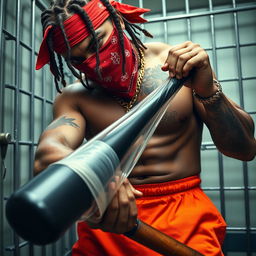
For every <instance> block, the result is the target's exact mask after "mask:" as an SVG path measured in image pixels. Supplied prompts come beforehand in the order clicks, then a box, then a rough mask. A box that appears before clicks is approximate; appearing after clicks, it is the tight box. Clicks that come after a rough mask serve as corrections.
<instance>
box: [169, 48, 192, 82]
mask: <svg viewBox="0 0 256 256" xmlns="http://www.w3.org/2000/svg"><path fill="white" fill-rule="evenodd" d="M182 46H184V47H183V48H182V47H181V46H178V47H172V48H171V49H170V50H169V53H168V57H167V59H166V63H168V68H169V75H170V77H174V76H176V74H177V71H178V70H177V62H178V59H179V57H180V56H181V55H183V54H185V53H187V52H189V51H191V50H192V49H193V46H194V44H192V43H191V44H188V45H187V44H182Z"/></svg>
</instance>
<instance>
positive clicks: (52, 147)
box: [34, 141, 73, 175]
mask: <svg viewBox="0 0 256 256" xmlns="http://www.w3.org/2000/svg"><path fill="white" fill-rule="evenodd" d="M72 152H73V149H71V148H70V147H68V146H66V145H64V144H61V143H59V142H56V141H51V142H50V143H48V144H46V143H42V144H39V146H38V148H37V150H36V154H35V161H34V174H35V175H37V174H38V173H39V172H41V171H43V170H44V169H45V168H47V166H49V165H50V164H52V163H54V162H57V161H58V160H61V159H63V158H64V157H66V156H67V155H69V154H71V153H72Z"/></svg>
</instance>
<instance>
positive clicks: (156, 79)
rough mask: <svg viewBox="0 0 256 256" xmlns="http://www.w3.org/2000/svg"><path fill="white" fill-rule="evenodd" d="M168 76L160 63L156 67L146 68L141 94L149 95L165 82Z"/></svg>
mask: <svg viewBox="0 0 256 256" xmlns="http://www.w3.org/2000/svg"><path fill="white" fill-rule="evenodd" d="M167 78H168V73H166V72H163V71H162V70H161V65H160V64H158V65H156V66H154V67H150V68H146V69H145V74H144V78H143V81H142V86H141V95H142V96H147V95H148V94H150V93H151V92H152V91H153V90H155V89H156V88H157V87H159V86H160V85H162V84H163V83H165V82H166V79H167Z"/></svg>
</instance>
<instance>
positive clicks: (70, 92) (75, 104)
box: [54, 82, 90, 109]
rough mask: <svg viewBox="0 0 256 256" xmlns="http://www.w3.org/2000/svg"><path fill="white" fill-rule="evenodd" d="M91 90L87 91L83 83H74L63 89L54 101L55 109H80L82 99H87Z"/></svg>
mask: <svg viewBox="0 0 256 256" xmlns="http://www.w3.org/2000/svg"><path fill="white" fill-rule="evenodd" d="M89 93H90V90H88V89H86V88H85V87H84V86H83V84H82V83H81V82H74V83H72V84H70V85H68V86H67V87H65V88H63V90H62V92H61V93H58V94H57V96H56V98H55V100H54V109H58V108H65V109H68V108H73V109H74V108H79V102H80V99H81V98H83V99H86V97H88V95H89Z"/></svg>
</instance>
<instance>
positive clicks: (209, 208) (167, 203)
mask: <svg viewBox="0 0 256 256" xmlns="http://www.w3.org/2000/svg"><path fill="white" fill-rule="evenodd" d="M200 183H201V180H200V178H199V177H198V176H192V177H188V178H185V179H181V180H177V181H170V182H165V183H158V184H145V185H136V186H134V187H135V188H136V189H138V190H140V191H141V192H143V197H141V198H139V199H137V206H138V217H139V219H141V220H142V221H144V222H146V223H147V224H149V225H151V226H153V227H155V228H156V229H158V230H160V231H162V232H164V233H166V234H167V235H169V236H171V237H173V238H175V239H176V240H178V241H180V242H182V243H185V244H186V245H188V246H189V247H191V248H193V249H195V250H197V251H199V252H201V253H202V254H203V255H205V256H213V255H214V256H220V255H223V253H222V251H221V245H222V242H223V240H224V237H225V231H226V223H225V221H224V220H223V218H222V216H221V215H220V213H219V212H218V210H217V209H216V207H215V206H214V205H213V203H212V202H211V201H210V199H209V198H208V197H207V196H206V195H205V193H204V192H203V191H202V190H201V188H200ZM78 238H79V239H78V241H77V242H76V243H75V244H74V246H73V250H72V255H73V256H84V255H90V256H107V255H109V256H125V255H127V256H131V255H132V256H136V255H138V256H139V255H140V256H141V255H143V256H156V255H159V254H158V253H156V252H154V251H152V250H150V249H148V248H146V247H144V246H142V245H140V244H138V243H136V242H134V241H132V240H130V239H129V238H127V237H125V236H124V235H118V234H113V233H108V232H103V231H101V230H99V229H97V230H95V229H90V228H89V227H88V226H87V225H86V223H85V222H79V223H78Z"/></svg>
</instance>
